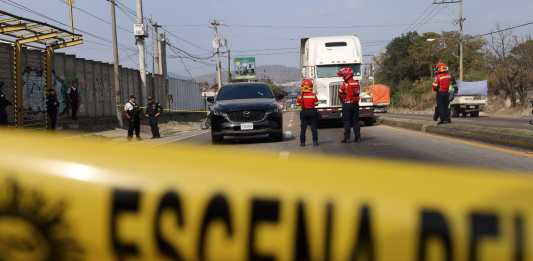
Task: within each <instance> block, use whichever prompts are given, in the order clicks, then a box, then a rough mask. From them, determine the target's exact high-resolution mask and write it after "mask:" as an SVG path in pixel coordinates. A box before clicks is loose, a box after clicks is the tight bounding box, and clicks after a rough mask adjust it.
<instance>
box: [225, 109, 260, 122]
mask: <svg viewBox="0 0 533 261" xmlns="http://www.w3.org/2000/svg"><path fill="white" fill-rule="evenodd" d="M228 119H229V120H230V121H232V122H237V123H239V122H256V121H262V120H264V119H265V112H264V111H232V112H229V113H228Z"/></svg>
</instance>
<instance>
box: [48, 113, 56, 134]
mask: <svg viewBox="0 0 533 261" xmlns="http://www.w3.org/2000/svg"><path fill="white" fill-rule="evenodd" d="M47 121H48V126H47V127H48V129H49V130H55V129H56V126H57V111H48V119H47Z"/></svg>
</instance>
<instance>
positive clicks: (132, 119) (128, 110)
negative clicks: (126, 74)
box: [124, 95, 141, 140]
mask: <svg viewBox="0 0 533 261" xmlns="http://www.w3.org/2000/svg"><path fill="white" fill-rule="evenodd" d="M124 115H125V116H126V119H127V120H128V140H131V139H132V138H133V133H134V132H135V136H136V137H137V140H141V108H140V107H139V106H138V105H137V103H136V102H135V96H133V95H130V97H129V100H128V102H127V103H126V104H125V105H124Z"/></svg>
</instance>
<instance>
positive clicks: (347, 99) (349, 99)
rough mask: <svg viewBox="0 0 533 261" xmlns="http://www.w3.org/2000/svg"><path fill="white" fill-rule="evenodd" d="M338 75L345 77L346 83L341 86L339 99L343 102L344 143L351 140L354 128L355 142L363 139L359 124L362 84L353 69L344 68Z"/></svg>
mask: <svg viewBox="0 0 533 261" xmlns="http://www.w3.org/2000/svg"><path fill="white" fill-rule="evenodd" d="M337 76H339V77H342V78H343V79H344V83H343V84H342V86H341V87H340V88H339V99H340V101H341V102H342V121H343V122H344V139H343V140H342V143H348V142H349V141H350V136H351V131H352V129H353V133H354V142H360V141H361V126H360V125H359V91H360V90H361V85H360V84H359V81H358V80H355V79H354V78H353V69H352V68H350V67H346V68H342V69H340V70H339V72H337Z"/></svg>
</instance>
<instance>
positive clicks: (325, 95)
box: [300, 35, 376, 125]
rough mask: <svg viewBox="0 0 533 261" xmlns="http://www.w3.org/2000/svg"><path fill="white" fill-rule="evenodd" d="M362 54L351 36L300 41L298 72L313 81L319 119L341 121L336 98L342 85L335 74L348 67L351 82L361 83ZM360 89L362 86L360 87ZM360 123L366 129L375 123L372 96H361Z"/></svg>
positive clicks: (340, 110)
mask: <svg viewBox="0 0 533 261" xmlns="http://www.w3.org/2000/svg"><path fill="white" fill-rule="evenodd" d="M362 62H363V52H362V48H361V42H360V41H359V38H357V37H356V36H353V35H347V36H329V37H313V38H303V39H301V45H300V68H301V75H302V78H308V79H313V82H314V85H315V87H314V88H315V89H314V91H315V92H316V93H317V96H318V100H319V104H318V106H317V109H318V112H319V114H320V119H322V120H327V119H341V118H342V104H341V101H340V100H339V97H338V92H339V88H340V86H341V84H342V82H343V80H342V78H341V77H337V72H338V71H339V70H340V69H341V68H344V67H351V68H352V69H353V71H354V79H356V80H359V81H361V80H362V78H363V77H362V73H361V64H362ZM361 86H363V84H362V83H361ZM360 97H361V100H360V102H359V107H360V119H361V120H362V121H363V122H364V123H365V124H366V125H372V124H374V123H375V122H376V117H375V115H374V109H373V103H372V96H370V95H368V94H365V93H362V92H361V95H360Z"/></svg>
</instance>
